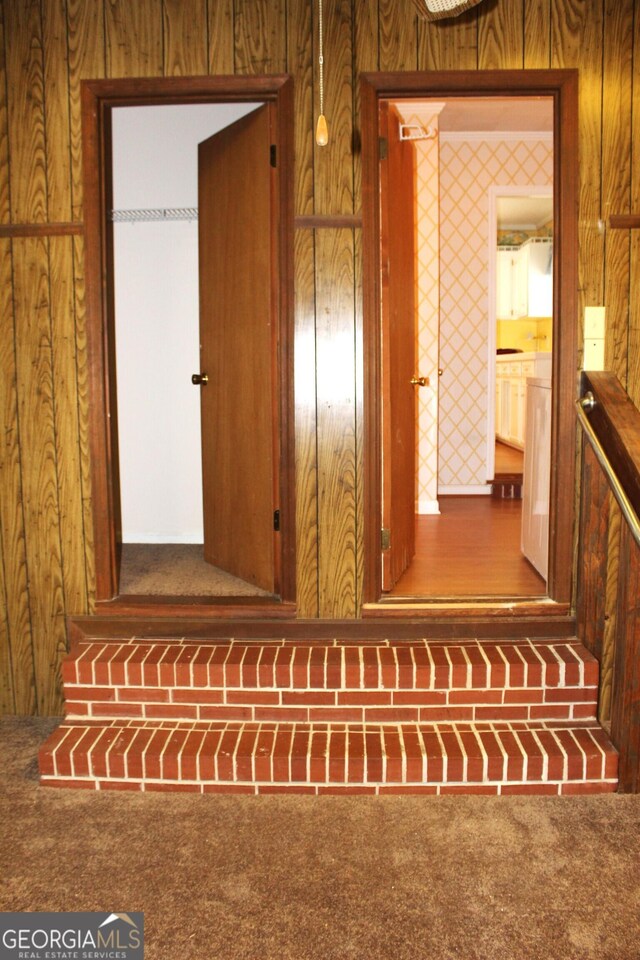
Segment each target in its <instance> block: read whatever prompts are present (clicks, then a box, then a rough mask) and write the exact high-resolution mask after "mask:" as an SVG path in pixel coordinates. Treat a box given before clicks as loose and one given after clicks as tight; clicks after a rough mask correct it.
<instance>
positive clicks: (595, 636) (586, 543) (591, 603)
mask: <svg viewBox="0 0 640 960" xmlns="http://www.w3.org/2000/svg"><path fill="white" fill-rule="evenodd" d="M581 493H582V497H583V498H584V500H583V508H582V510H581V512H580V537H579V553H578V564H579V568H580V571H579V576H578V583H579V587H580V595H579V597H578V604H577V607H578V634H579V636H580V638H581V640H582V642H583V643H584V645H585V646H586V648H587V650H589V651H590V653H592V654H593V655H594V657H596V659H598V660H600V659H601V656H602V643H603V635H604V625H605V616H606V603H605V600H606V598H605V593H604V591H603V589H602V585H603V584H604V583H606V579H607V541H608V538H609V498H610V494H609V484H608V483H607V479H606V477H605V475H604V473H603V471H602V469H601V468H600V465H599V463H598V461H597V460H596V456H595V454H594V452H593V449H592V448H591V445H590V444H588V443H586V441H585V442H584V444H583V454H582V477H581Z"/></svg>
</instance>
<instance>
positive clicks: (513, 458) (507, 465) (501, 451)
mask: <svg viewBox="0 0 640 960" xmlns="http://www.w3.org/2000/svg"><path fill="white" fill-rule="evenodd" d="M523 468H524V453H523V452H522V450H516V448H515V447H510V446H509V444H508V443H501V442H500V441H499V440H496V461H495V470H494V474H495V476H496V477H498V476H500V474H502V473H506V474H508V475H509V476H511V475H512V474H514V473H522V471H523Z"/></svg>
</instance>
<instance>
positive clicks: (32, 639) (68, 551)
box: [0, 0, 640, 714]
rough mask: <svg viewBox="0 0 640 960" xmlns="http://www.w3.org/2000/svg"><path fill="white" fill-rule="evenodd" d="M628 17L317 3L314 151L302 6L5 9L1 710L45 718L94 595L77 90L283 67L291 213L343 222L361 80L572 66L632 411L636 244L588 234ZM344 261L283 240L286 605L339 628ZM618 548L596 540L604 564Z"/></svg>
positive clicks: (19, 4) (358, 397)
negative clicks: (289, 445)
mask: <svg viewBox="0 0 640 960" xmlns="http://www.w3.org/2000/svg"><path fill="white" fill-rule="evenodd" d="M636 6H638V3H637V2H635V0H484V2H483V3H482V4H480V5H479V6H478V7H475V8H474V9H473V10H471V11H469V12H467V13H466V14H463V15H462V16H460V17H458V18H455V19H452V20H449V21H440V22H438V23H435V24H427V23H426V22H423V21H419V20H418V18H417V17H416V15H415V14H414V7H413V4H412V3H411V2H410V0H325V4H324V7H325V9H324V20H325V25H324V41H325V51H324V52H325V113H326V115H327V119H328V122H329V130H330V142H329V145H328V146H327V147H325V148H317V147H316V146H315V145H314V142H313V126H314V113H315V112H316V111H317V107H318V89H317V79H318V74H317V34H318V31H317V20H316V17H317V7H316V5H315V4H313V3H312V0H2V4H1V7H0V269H1V271H2V276H1V282H0V416H1V418H2V420H1V424H0V426H1V429H2V442H1V444H0V469H1V483H2V500H1V517H0V560H1V563H0V625H1V629H2V632H1V636H0V709H1V710H2V711H3V712H6V713H24V714H30V713H42V714H47V713H56V712H59V710H60V693H59V684H58V674H59V662H60V658H61V655H62V654H63V652H64V649H65V627H64V617H65V615H66V614H69V613H71V614H80V613H84V612H86V611H87V610H89V609H90V604H91V598H92V591H93V551H92V537H91V522H90V485H89V469H88V460H87V441H86V381H87V370H86V355H85V329H84V280H83V239H82V232H81V224H82V171H81V161H82V157H81V146H80V109H79V92H80V81H81V79H82V78H87V77H93V78H99V77H122V76H162V75H165V76H170V75H189V74H202V73H210V74H224V73H234V72H235V73H238V74H262V73H278V72H289V73H291V74H292V75H293V76H294V78H295V85H296V86H295V97H296V183H295V207H296V214H297V215H299V216H301V215H309V214H353V213H358V212H359V209H360V191H361V173H360V157H359V150H358V142H359V141H358V131H359V90H358V77H359V74H360V72H361V71H363V70H377V69H379V70H415V69H420V70H438V69H480V70H482V69H489V68H520V67H525V68H532V67H578V68H579V69H580V90H581V103H580V109H581V113H580V136H581V145H580V146H581V153H580V165H581V184H580V303H581V308H582V307H583V306H584V305H586V304H602V303H604V304H606V307H607V319H608V335H607V361H608V364H609V365H610V367H611V369H612V370H613V371H614V372H615V373H616V374H617V375H618V376H619V377H620V379H621V380H622V382H623V383H624V384H625V385H627V387H628V390H629V392H630V393H631V396H632V397H633V398H634V400H635V401H636V402H637V403H638V402H640V297H638V295H637V294H638V290H639V289H640V235H639V234H638V232H637V231H636V232H629V231H624V230H618V231H614V230H608V231H606V232H605V233H602V232H600V231H599V230H598V226H597V224H598V220H599V219H600V218H606V217H608V216H609V215H610V214H623V213H630V212H640V166H638V164H637V163H636V164H635V167H634V164H633V160H634V156H633V144H634V143H637V142H639V136H638V135H639V134H640V15H638V14H639V13H640V11H638V10H634V8H635V7H636ZM634 13H635V16H634ZM634 134H635V136H634ZM20 225H27V228H26V229H24V230H18V229H16V228H17V227H19V226H20ZM7 227H13V228H14V229H13V231H12V230H11V229H7ZM18 234H21V235H18ZM360 263H361V238H360V235H359V231H358V230H352V229H345V228H335V229H317V230H312V229H300V230H298V232H297V236H296V350H297V354H296V356H297V361H296V391H297V407H296V431H297V433H296V436H297V497H298V507H297V528H298V569H299V574H298V599H299V612H300V615H301V616H305V617H316V616H321V617H352V616H355V615H356V614H357V612H358V608H359V603H360V590H361V581H362V548H361V544H362V534H363V531H362V336H361V334H362V311H361V267H360ZM581 312H582V309H581ZM337 357H339V360H340V377H337V375H336V358H337ZM614 536H615V532H614ZM616 555H617V551H616V550H615V549H614V548H613V545H612V549H611V551H610V556H611V557H614V556H616ZM614 612H615V611H612V613H614ZM607 622H609V623H610V620H609V621H607Z"/></svg>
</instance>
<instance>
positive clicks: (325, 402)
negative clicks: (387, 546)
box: [316, 230, 356, 617]
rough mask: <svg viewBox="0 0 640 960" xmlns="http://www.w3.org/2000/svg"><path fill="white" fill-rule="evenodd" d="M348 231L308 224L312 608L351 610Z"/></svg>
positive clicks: (328, 612) (342, 613)
mask: <svg viewBox="0 0 640 960" xmlns="http://www.w3.org/2000/svg"><path fill="white" fill-rule="evenodd" d="M353 281H354V263H353V231H351V230H318V231H316V338H317V346H316V349H317V358H318V372H317V377H318V381H317V382H318V501H319V522H318V537H319V553H320V583H319V597H320V604H319V605H320V616H321V617H353V616H355V613H356V557H355V547H356V520H355V497H356V489H355V485H356V443H355V439H356V438H355V389H354V371H355V348H354V336H355V331H354V323H353Z"/></svg>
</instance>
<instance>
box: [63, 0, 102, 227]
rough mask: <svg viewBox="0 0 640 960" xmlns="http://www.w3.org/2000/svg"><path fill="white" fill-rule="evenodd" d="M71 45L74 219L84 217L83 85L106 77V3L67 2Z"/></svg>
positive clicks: (96, 0) (95, 1) (70, 81)
mask: <svg viewBox="0 0 640 960" xmlns="http://www.w3.org/2000/svg"><path fill="white" fill-rule="evenodd" d="M67 23H68V28H67V29H68V42H69V105H70V110H71V194H72V201H73V207H72V218H73V219H74V220H80V219H81V218H82V129H81V122H80V120H81V118H80V83H81V81H82V80H85V79H87V80H88V79H96V80H97V79H100V78H101V77H103V76H104V74H105V42H104V29H103V24H104V0H94V2H93V4H92V7H91V9H89V7H88V5H87V4H86V3H85V2H84V0H67Z"/></svg>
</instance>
